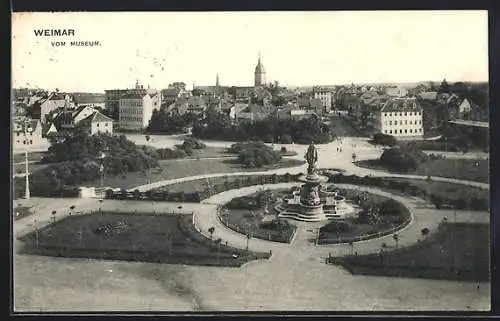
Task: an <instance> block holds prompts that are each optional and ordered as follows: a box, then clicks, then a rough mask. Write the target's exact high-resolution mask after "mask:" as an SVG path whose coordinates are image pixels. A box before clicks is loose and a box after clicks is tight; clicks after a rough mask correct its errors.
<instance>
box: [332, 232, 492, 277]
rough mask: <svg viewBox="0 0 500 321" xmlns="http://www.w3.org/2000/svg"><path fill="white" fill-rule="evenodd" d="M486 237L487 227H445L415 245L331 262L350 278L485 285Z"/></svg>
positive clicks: (487, 262) (486, 275) (487, 256)
mask: <svg viewBox="0 0 500 321" xmlns="http://www.w3.org/2000/svg"><path fill="white" fill-rule="evenodd" d="M489 233H490V227H489V225H488V224H470V223H453V224H452V223H446V224H441V225H440V227H439V230H438V232H436V233H435V234H433V235H430V236H428V237H427V238H426V239H424V240H423V241H421V242H419V243H417V244H415V245H412V246H409V247H406V248H400V249H396V250H394V251H389V252H381V253H380V254H370V255H363V256H347V257H339V258H332V259H331V262H332V263H335V264H339V265H341V266H343V267H345V268H346V269H347V270H349V271H350V272H351V273H353V274H367V275H379V276H396V277H418V278H434V279H450V280H462V281H474V282H486V281H488V280H489V279H490V277H489V274H490V248H489V246H488V245H489V244H490V237H489Z"/></svg>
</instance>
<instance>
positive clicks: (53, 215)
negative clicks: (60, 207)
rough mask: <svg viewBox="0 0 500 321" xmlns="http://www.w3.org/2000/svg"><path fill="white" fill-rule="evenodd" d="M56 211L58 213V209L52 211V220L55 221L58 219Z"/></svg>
mask: <svg viewBox="0 0 500 321" xmlns="http://www.w3.org/2000/svg"><path fill="white" fill-rule="evenodd" d="M56 213H57V212H56V211H52V222H54V223H55V221H56Z"/></svg>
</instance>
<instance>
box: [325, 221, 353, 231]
mask: <svg viewBox="0 0 500 321" xmlns="http://www.w3.org/2000/svg"><path fill="white" fill-rule="evenodd" d="M349 229H350V225H349V224H348V223H346V222H338V221H331V222H329V223H328V224H326V225H324V226H323V227H321V228H320V232H322V233H341V232H346V231H348V230H349Z"/></svg>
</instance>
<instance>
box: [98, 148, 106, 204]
mask: <svg viewBox="0 0 500 321" xmlns="http://www.w3.org/2000/svg"><path fill="white" fill-rule="evenodd" d="M104 158H106V154H105V153H104V152H101V155H99V159H100V160H101V165H100V166H99V173H100V174H101V175H100V180H101V200H103V191H104Z"/></svg>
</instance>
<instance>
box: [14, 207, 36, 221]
mask: <svg viewBox="0 0 500 321" xmlns="http://www.w3.org/2000/svg"><path fill="white" fill-rule="evenodd" d="M30 209H31V206H30V207H27V206H18V207H16V208H14V210H13V213H12V214H13V215H14V220H19V219H22V218H23V217H26V216H29V215H32V214H33V212H31V211H30Z"/></svg>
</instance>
